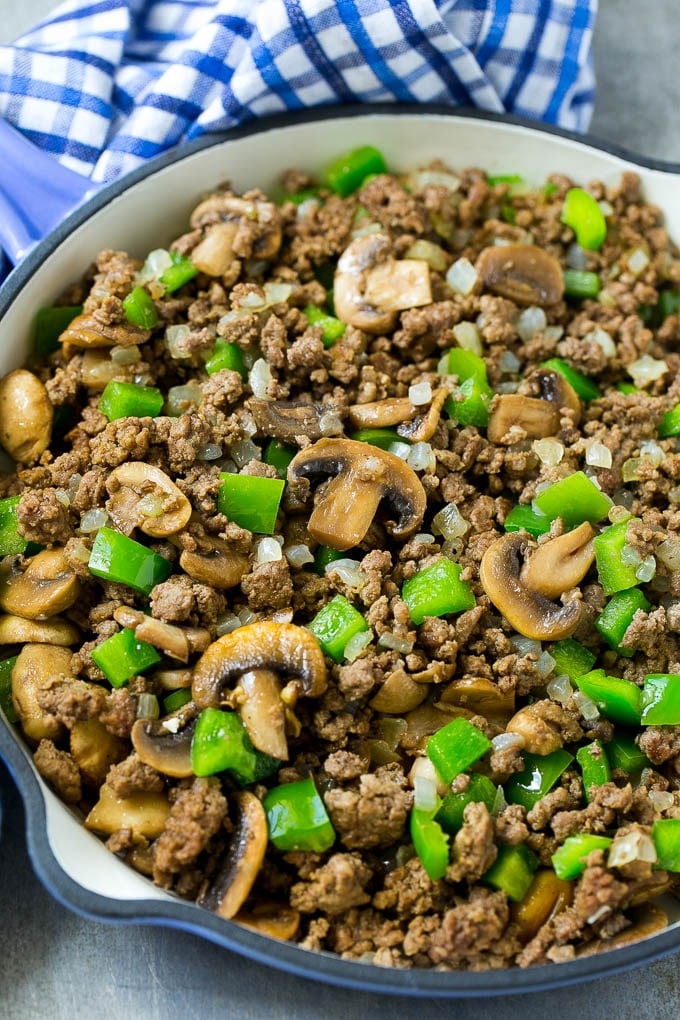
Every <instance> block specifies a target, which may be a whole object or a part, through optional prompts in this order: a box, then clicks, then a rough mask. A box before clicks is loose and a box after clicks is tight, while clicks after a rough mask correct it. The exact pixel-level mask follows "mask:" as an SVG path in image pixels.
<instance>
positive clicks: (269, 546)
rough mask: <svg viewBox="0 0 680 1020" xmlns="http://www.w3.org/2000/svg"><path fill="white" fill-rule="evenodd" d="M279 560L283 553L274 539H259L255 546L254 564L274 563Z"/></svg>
mask: <svg viewBox="0 0 680 1020" xmlns="http://www.w3.org/2000/svg"><path fill="white" fill-rule="evenodd" d="M280 559H283V552H282V550H281V546H280V545H279V543H278V542H277V541H276V539H275V538H271V537H269V536H266V537H265V538H261V539H260V541H259V542H258V543H257V545H256V546H255V562H256V563H276V562H277V561H278V560H280Z"/></svg>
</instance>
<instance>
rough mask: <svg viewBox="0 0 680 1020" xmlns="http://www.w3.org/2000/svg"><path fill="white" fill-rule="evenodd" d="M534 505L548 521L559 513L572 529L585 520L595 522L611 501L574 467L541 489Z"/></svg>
mask: <svg viewBox="0 0 680 1020" xmlns="http://www.w3.org/2000/svg"><path fill="white" fill-rule="evenodd" d="M534 506H535V507H536V508H537V509H538V510H540V512H541V513H544V514H545V515H546V517H548V518H549V519H550V520H551V521H554V520H555V519H556V518H557V517H561V518H562V520H563V521H564V523H565V526H566V527H567V528H568V529H571V528H575V527H576V526H577V525H578V524H583V522H584V521H590V523H591V524H597V523H598V521H602V520H604V518H605V517H606V516H607V514H608V513H609V510H610V508H611V506H612V501H611V499H610V498H609V496H605V494H604V492H602V491H601V490H600V489H598V487H597V486H596V485H595V483H594V482H593V481H591V480H590V478H588V476H587V475H585V474H584V473H583V471H575V472H574V474H573V475H567V477H566V478H561V479H560V480H559V481H558V482H554V483H553V484H552V485H550V486H549V487H548V488H547V489H544V490H543V492H540V493H539V494H538V496H536V498H535V499H534Z"/></svg>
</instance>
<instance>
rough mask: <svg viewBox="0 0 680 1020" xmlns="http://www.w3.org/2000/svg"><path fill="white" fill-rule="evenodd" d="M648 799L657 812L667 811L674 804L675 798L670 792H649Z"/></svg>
mask: <svg viewBox="0 0 680 1020" xmlns="http://www.w3.org/2000/svg"><path fill="white" fill-rule="evenodd" d="M649 799H650V801H651V802H652V804H653V805H654V807H655V808H656V810H657V811H668V809H669V808H672V807H673V804H674V803H675V797H674V796H673V794H672V793H671V792H670V790H650V791H649Z"/></svg>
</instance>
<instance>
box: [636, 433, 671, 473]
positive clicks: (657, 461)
mask: <svg viewBox="0 0 680 1020" xmlns="http://www.w3.org/2000/svg"><path fill="white" fill-rule="evenodd" d="M640 455H641V456H642V457H644V458H645V459H646V460H649V461H651V462H652V464H653V465H654V467H660V465H661V464H663V462H664V461H665V459H666V454H665V452H664V450H663V447H661V446H659V444H658V443H657V441H656V440H655V439H644V440H643V441H642V442H641V443H640Z"/></svg>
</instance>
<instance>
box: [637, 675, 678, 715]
mask: <svg viewBox="0 0 680 1020" xmlns="http://www.w3.org/2000/svg"><path fill="white" fill-rule="evenodd" d="M641 721H642V724H643V726H677V725H679V724H680V676H678V674H677V673H648V674H647V676H646V677H645V682H644V684H643V686H642V720H641Z"/></svg>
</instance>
